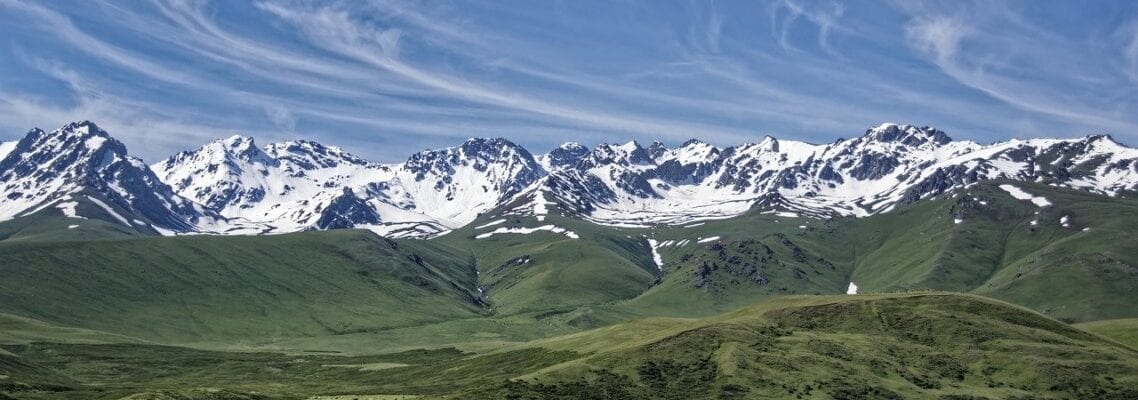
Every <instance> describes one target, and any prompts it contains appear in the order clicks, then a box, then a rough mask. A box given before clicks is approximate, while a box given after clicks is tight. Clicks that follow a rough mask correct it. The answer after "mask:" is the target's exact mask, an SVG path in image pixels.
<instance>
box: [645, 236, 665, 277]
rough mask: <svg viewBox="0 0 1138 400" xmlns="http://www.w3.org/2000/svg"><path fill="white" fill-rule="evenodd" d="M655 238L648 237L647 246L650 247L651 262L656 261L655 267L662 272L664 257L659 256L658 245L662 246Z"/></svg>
mask: <svg viewBox="0 0 1138 400" xmlns="http://www.w3.org/2000/svg"><path fill="white" fill-rule="evenodd" d="M662 246H663V245H661V244H660V243H659V242H657V241H656V239H648V247H651V248H652V262H654V263H656V268H657V269H659V270H660V272H664V258H663V257H661V256H660V247H662Z"/></svg>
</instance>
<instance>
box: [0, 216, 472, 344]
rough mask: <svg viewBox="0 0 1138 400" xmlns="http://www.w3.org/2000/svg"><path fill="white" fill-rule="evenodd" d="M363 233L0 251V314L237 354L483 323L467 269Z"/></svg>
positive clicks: (31, 244) (417, 245)
mask: <svg viewBox="0 0 1138 400" xmlns="http://www.w3.org/2000/svg"><path fill="white" fill-rule="evenodd" d="M449 254H450V253H449V252H446V251H440V250H439V249H438V248H437V246H436V245H435V244H433V243H429V242H396V241H390V240H385V239H382V238H379V237H377V236H375V235H374V234H371V233H369V232H363V231H333V232H319V233H297V234H288V235H279V236H272V237H209V236H194V237H176V238H135V239H119V240H104V241H26V240H18V241H2V242H0V274H2V275H3V276H4V279H2V280H0V312H3V313H7V314H12V315H16V316H20V317H25V318H30V319H34V320H39V321H44V322H47V323H51V324H54V325H59V326H66V327H74V328H86V329H94V330H99V331H104V332H110V333H115V334H120V335H125V336H131V337H135V338H140V339H146V340H151V341H159V342H163V343H182V344H186V343H198V342H203V343H214V344H217V345H220V346H232V347H240V346H244V345H253V344H258V343H265V342H271V341H274V340H280V339H286V338H295V337H311V336H326V335H340V334H346V333H354V332H363V331H368V330H382V329H391V328H398V327H405V326H414V325H421V324H424V323H430V322H439V321H446V320H453V319H459V318H471V317H478V316H481V315H484V314H486V313H488V311H487V310H486V308H485V307H484V306H483V305H482V304H480V303H479V301H478V298H477V295H476V291H475V282H474V281H475V276H474V270H473V266H472V265H470V264H469V262H468V260H467V259H466V258H455V257H453V256H451V255H449Z"/></svg>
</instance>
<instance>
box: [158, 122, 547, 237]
mask: <svg viewBox="0 0 1138 400" xmlns="http://www.w3.org/2000/svg"><path fill="white" fill-rule="evenodd" d="M152 168H153V170H154V171H155V172H156V173H157V174H158V176H159V177H160V178H161V179H162V180H163V181H165V182H167V183H168V184H170V186H171V187H173V188H174V190H175V191H176V192H177V193H178V194H180V195H182V196H185V197H186V198H189V199H191V200H193V201H195V202H197V203H198V204H201V205H203V206H205V207H206V208H208V209H210V210H213V211H216V212H217V213H219V214H221V215H223V216H225V217H226V218H227V219H228V223H229V225H230V226H228V227H219V229H216V230H217V231H219V232H232V233H239V232H248V233H255V232H261V233H270V232H292V231H297V230H304V229H337V228H366V229H371V230H373V231H376V232H377V233H380V234H384V235H392V236H424V235H434V234H438V233H441V232H445V231H447V230H449V229H454V228H457V227H460V226H462V225H465V224H467V223H469V222H470V221H473V220H474V218H475V217H477V216H478V213H479V212H482V211H486V210H489V209H491V208H494V207H496V206H498V205H499V204H501V203H502V202H503V201H505V200H507V199H508V198H510V197H511V196H513V195H516V194H517V193H519V192H521V191H522V190H523V189H525V188H526V187H528V186H529V185H531V184H532V183H533V182H534V181H536V180H537V179H538V178H539V177H540V176H542V174H544V171H543V170H542V169H541V168H540V166H538V165H537V163H536V162H535V161H534V159H533V156H532V155H530V154H529V152H527V151H526V150H525V149H522V148H521V147H519V146H517V145H515V144H513V143H510V142H508V141H506V140H503V139H471V140H469V141H467V142H466V143H463V144H462V145H461V146H459V147H455V148H448V149H442V150H427V151H423V152H420V153H417V154H415V155H413V156H411V158H410V159H408V160H407V161H406V162H405V163H402V164H394V165H384V164H377V163H372V162H368V161H365V160H363V159H360V158H358V157H355V156H353V155H351V154H349V153H347V152H344V151H343V150H341V149H339V148H336V147H329V146H323V145H321V144H319V143H316V142H311V141H289V142H283V143H274V144H270V145H268V146H265V147H264V148H259V147H257V146H256V144H255V143H254V141H253V139H252V138H247V137H240V136H234V137H231V138H228V139H224V140H219V141H215V142H213V143H209V144H207V145H205V146H202V147H201V148H199V149H197V150H194V151H185V152H182V153H179V154H177V155H174V156H173V157H170V158H169V159H167V160H165V161H163V162H160V163H157V164H154V165H153V166H152Z"/></svg>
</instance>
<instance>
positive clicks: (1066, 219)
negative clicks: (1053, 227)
mask: <svg viewBox="0 0 1138 400" xmlns="http://www.w3.org/2000/svg"><path fill="white" fill-rule="evenodd" d="M1070 220H1071V218H1070V217H1068V216H1066V215H1064V216H1063V217H1062V218H1059V225H1063V227H1064V228H1070V227H1071V224H1069V223H1068V222H1069V221H1070Z"/></svg>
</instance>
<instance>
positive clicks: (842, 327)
mask: <svg viewBox="0 0 1138 400" xmlns="http://www.w3.org/2000/svg"><path fill="white" fill-rule="evenodd" d="M3 349H4V353H0V366H3V367H4V368H7V369H13V367H11V365H13V363H16V362H18V363H19V365H20V367H19V368H16V369H15V371H16V372H13V373H10V372H0V373H3V374H5V375H7V376H9V377H8V378H6V383H5V384H4V385H5V386H3V387H4V388H5V389H4V390H6V392H5V393H6V396H9V397H11V398H19V399H54V398H62V399H127V398H129V399H305V398H314V397H312V396H332V395H341V396H343V397H340V398H360V399H367V398H374V399H378V398H383V399H395V398H454V399H459V398H462V399H479V398H485V399H551V398H552V399H594V398H628V399H640V398H647V399H654V398H659V399H669V398H676V399H681V398H682V399H688V398H711V399H734V398H745V399H797V398H803V399H902V398H905V399H907V398H915V399H1086V398H1095V399H1131V398H1135V396H1138V352H1136V351H1135V350H1133V349H1130V348H1127V347H1124V346H1122V345H1120V344H1118V343H1116V342H1113V341H1110V340H1108V339H1104V338H1102V337H1100V336H1097V335H1094V334H1091V333H1087V332H1085V331H1082V330H1079V329H1075V328H1073V327H1071V326H1069V325H1066V324H1063V323H1061V322H1059V321H1056V320H1053V319H1050V318H1047V317H1045V316H1042V315H1040V314H1037V313H1035V312H1032V311H1029V310H1026V309H1023V308H1020V307H1017V306H1013V305H1010V304H1006V303H1003V302H999V301H995V300H990V299H985V298H981V297H977V296H971V295H954V294H944V293H911V294H894V295H862V296H788V297H781V298H778V299H774V300H771V301H767V302H762V303H758V304H755V305H752V306H747V307H743V308H741V309H738V310H736V311H733V312H730V313H727V314H722V315H717V316H713V317H708V318H702V319H682V318H652V319H644V320H637V321H633V322H628V323H623V324H617V325H613V326H608V327H604V328H599V329H595V330H589V331H585V332H581V333H576V334H571V335H567V336H560V337H555V338H549V339H543V340H538V341H534V342H530V343H526V344H522V345H518V346H511V347H508V348H503V349H500V350H496V351H490V352H483V353H479V354H472V353H463V352H459V351H456V350H454V349H438V350H416V351H409V352H403V353H395V354H386V355H374V356H340V355H330V354H278V353H248V352H210V351H202V350H191V349H186V348H178V347H164V346H153V345H137V344H134V345H124V344H47V343H32V344H19V345H6V346H3ZM20 368H22V369H20ZM39 370H42V371H51V373H52V374H55V376H59V377H67V378H59V380H56V381H52V380H50V379H47V377H49V376H48V375H36V374H31V375H29V374H27V373H26V372H27V371H39ZM21 371H24V372H25V374H24V375H20V373H21ZM41 376H43V377H44V378H41ZM37 380H42V382H41V381H37ZM329 398H331V397H329Z"/></svg>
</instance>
